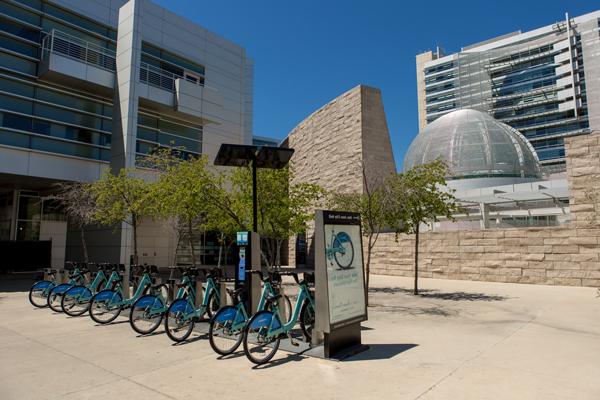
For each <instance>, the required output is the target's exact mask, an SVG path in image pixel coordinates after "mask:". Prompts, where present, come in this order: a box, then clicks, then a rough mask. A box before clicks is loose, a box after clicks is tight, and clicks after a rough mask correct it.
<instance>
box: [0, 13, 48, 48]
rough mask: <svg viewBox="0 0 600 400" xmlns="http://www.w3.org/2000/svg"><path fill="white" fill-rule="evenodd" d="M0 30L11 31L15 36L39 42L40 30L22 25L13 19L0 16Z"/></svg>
mask: <svg viewBox="0 0 600 400" xmlns="http://www.w3.org/2000/svg"><path fill="white" fill-rule="evenodd" d="M0 30H3V31H4V32H8V33H11V34H13V35H15V36H19V37H22V38H23V39H27V40H31V41H32V42H36V43H39V42H40V31H39V30H36V29H32V28H28V27H24V26H23V25H20V24H17V23H15V22H13V21H9V20H7V19H3V18H0Z"/></svg>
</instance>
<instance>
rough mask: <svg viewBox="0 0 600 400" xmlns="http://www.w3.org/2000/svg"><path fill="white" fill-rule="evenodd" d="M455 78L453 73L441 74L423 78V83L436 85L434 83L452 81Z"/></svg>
mask: <svg viewBox="0 0 600 400" xmlns="http://www.w3.org/2000/svg"><path fill="white" fill-rule="evenodd" d="M455 76H456V74H455V73H454V72H450V73H448V74H441V75H436V76H433V77H430V78H425V83H436V82H440V81H445V80H448V79H452V78H454V77H455Z"/></svg>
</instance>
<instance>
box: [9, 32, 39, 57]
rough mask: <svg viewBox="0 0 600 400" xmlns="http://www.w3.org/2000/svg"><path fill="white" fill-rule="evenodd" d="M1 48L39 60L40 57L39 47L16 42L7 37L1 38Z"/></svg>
mask: <svg viewBox="0 0 600 400" xmlns="http://www.w3.org/2000/svg"><path fill="white" fill-rule="evenodd" d="M0 47H3V48H5V49H7V50H11V51H14V52H16V53H20V54H23V55H25V56H28V57H33V58H37V57H38V47H37V46H33V45H30V44H27V43H24V42H23V41H21V40H16V39H13V38H10V37H7V36H4V35H2V36H0Z"/></svg>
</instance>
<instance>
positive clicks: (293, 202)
mask: <svg viewBox="0 0 600 400" xmlns="http://www.w3.org/2000/svg"><path fill="white" fill-rule="evenodd" d="M291 178H292V173H291V171H290V169H289V167H285V168H282V169H259V170H258V176H257V186H258V187H257V200H258V205H257V208H258V210H257V211H258V233H259V234H260V235H261V241H262V246H261V248H262V254H261V256H262V259H263V260H264V261H265V263H266V264H267V265H269V266H272V265H277V266H280V265H281V247H282V244H283V242H284V241H286V240H288V239H289V238H290V237H291V236H293V235H294V234H296V233H299V232H303V231H304V230H305V229H306V224H307V222H308V221H309V220H311V219H312V218H313V217H314V215H313V214H314V205H315V204H316V202H317V201H318V199H320V198H321V197H322V196H323V194H324V191H323V189H321V188H320V187H319V186H317V185H313V184H308V183H299V184H294V185H290V184H289V182H290V179H291ZM224 188H228V189H224ZM215 193H219V194H217V196H216V197H217V198H216V199H215V201H213V204H214V205H215V206H216V207H217V208H218V209H219V210H220V212H221V213H222V214H221V215H222V216H223V217H227V218H229V219H230V221H229V222H228V223H229V224H230V225H229V227H230V229H236V230H248V228H249V227H250V226H252V172H251V170H250V168H236V169H235V170H233V171H232V172H231V173H229V174H226V175H225V176H224V184H223V188H221V189H220V190H215ZM211 219H212V218H211Z"/></svg>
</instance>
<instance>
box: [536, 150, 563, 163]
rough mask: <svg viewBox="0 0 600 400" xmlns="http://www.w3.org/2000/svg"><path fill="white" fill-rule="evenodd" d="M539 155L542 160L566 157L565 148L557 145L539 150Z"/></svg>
mask: <svg viewBox="0 0 600 400" xmlns="http://www.w3.org/2000/svg"><path fill="white" fill-rule="evenodd" d="M536 152H537V156H538V158H539V159H540V161H544V160H552V159H554V158H564V157H565V148H564V147H556V148H552V149H542V150H538V151H536Z"/></svg>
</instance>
